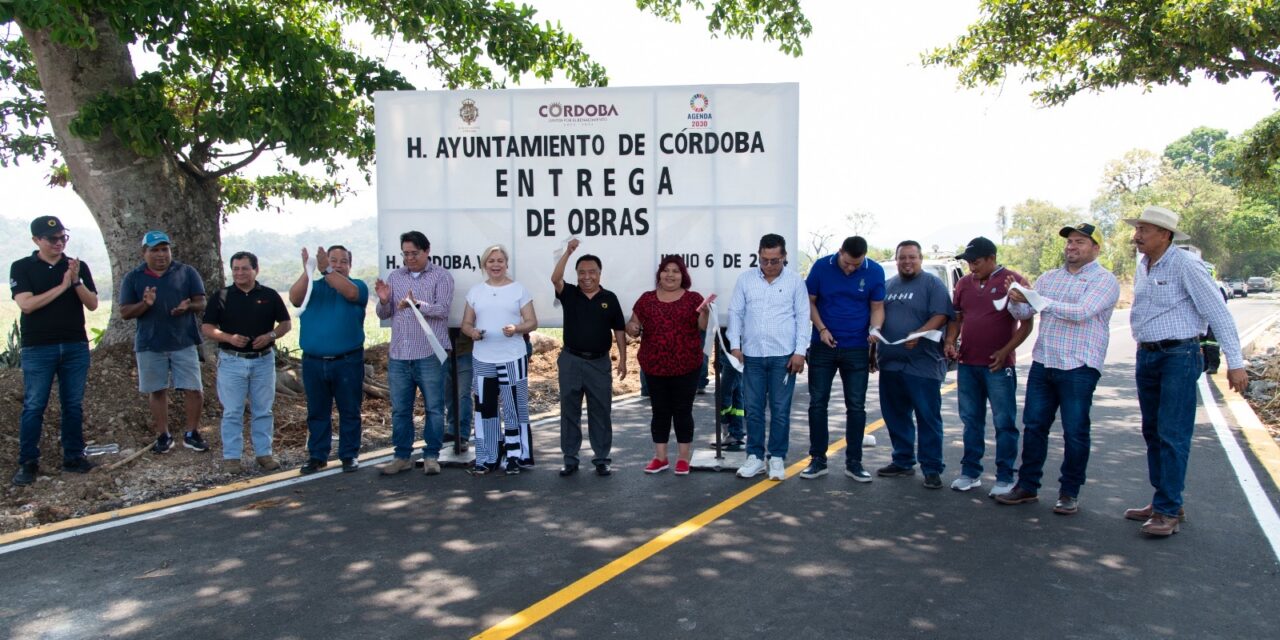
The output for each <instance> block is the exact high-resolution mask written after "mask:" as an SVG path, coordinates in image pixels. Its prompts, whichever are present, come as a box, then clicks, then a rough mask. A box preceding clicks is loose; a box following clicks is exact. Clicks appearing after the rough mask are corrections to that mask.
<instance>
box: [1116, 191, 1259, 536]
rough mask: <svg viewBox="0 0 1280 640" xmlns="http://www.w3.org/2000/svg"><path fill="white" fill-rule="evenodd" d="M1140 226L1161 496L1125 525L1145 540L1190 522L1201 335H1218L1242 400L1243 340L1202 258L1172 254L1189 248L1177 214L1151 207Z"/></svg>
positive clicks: (1141, 385) (1144, 372)
mask: <svg viewBox="0 0 1280 640" xmlns="http://www.w3.org/2000/svg"><path fill="white" fill-rule="evenodd" d="M1125 222H1127V223H1129V224H1130V225H1132V226H1133V244H1134V246H1136V247H1137V248H1138V251H1140V252H1142V254H1143V255H1142V259H1141V260H1139V261H1138V269H1137V274H1136V275H1135V276H1134V279H1133V311H1132V312H1131V313H1130V314H1129V324H1130V325H1131V327H1132V328H1133V339H1134V340H1135V341H1137V343H1138V358H1137V359H1138V374H1137V382H1138V406H1139V407H1141V409H1142V437H1143V439H1145V440H1146V441H1147V471H1148V476H1149V477H1150V480H1151V486H1152V487H1155V495H1154V496H1152V498H1151V503H1150V504H1148V505H1147V506H1145V507H1142V508H1140V509H1129V510H1128V511H1125V512H1124V517H1125V518H1128V519H1130V520H1140V521H1143V524H1142V533H1145V534H1147V535H1149V536H1157V537H1165V536H1170V535H1173V534H1175V533H1177V532H1178V525H1179V522H1180V521H1181V520H1182V519H1183V518H1184V517H1185V516H1184V514H1183V509H1182V488H1183V486H1184V485H1185V484H1186V478H1187V458H1188V457H1189V456H1190V454H1191V433H1192V431H1194V430H1195V421H1196V418H1195V416H1196V383H1197V381H1198V380H1199V379H1200V373H1201V372H1202V371H1203V370H1204V368H1203V362H1202V361H1201V355H1200V335H1201V334H1202V333H1204V331H1205V326H1206V325H1208V326H1210V327H1213V332H1214V334H1215V335H1216V336H1217V337H1218V343H1219V344H1220V345H1221V347H1222V353H1223V354H1225V355H1226V356H1227V381H1228V382H1229V383H1230V384H1231V388H1232V389H1235V390H1236V391H1239V392H1243V391H1244V389H1245V385H1247V384H1248V381H1249V377H1248V375H1246V374H1245V371H1244V357H1243V356H1242V355H1241V353H1240V338H1239V336H1238V335H1237V334H1236V325H1235V322H1234V321H1233V320H1232V319H1231V313H1230V312H1229V311H1227V304H1226V302H1224V301H1223V299H1222V295H1221V294H1219V293H1218V287H1217V285H1215V284H1214V282H1213V278H1212V276H1210V275H1209V269H1208V268H1207V267H1205V265H1204V263H1202V262H1201V261H1200V260H1199V259H1198V258H1196V257H1195V256H1193V255H1191V254H1190V253H1188V252H1186V251H1181V250H1179V249H1178V248H1177V247H1174V246H1173V242H1174V241H1175V240H1189V239H1190V238H1189V237H1188V236H1187V234H1185V233H1182V232H1181V231H1178V214H1176V213H1174V212H1173V211H1170V210H1168V209H1165V208H1163V207H1147V208H1146V209H1145V210H1144V211H1143V212H1142V216H1141V217H1138V218H1133V219H1129V220H1125Z"/></svg>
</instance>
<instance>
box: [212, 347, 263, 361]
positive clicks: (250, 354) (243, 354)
mask: <svg viewBox="0 0 1280 640" xmlns="http://www.w3.org/2000/svg"><path fill="white" fill-rule="evenodd" d="M222 353H225V354H227V355H232V356H235V357H237V358H244V359H245V360H253V359H255V358H261V357H263V356H265V355H268V354H270V353H271V349H270V348H268V349H266V350H265V351H234V350H231V349H223V350H222Z"/></svg>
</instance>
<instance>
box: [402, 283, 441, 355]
mask: <svg viewBox="0 0 1280 640" xmlns="http://www.w3.org/2000/svg"><path fill="white" fill-rule="evenodd" d="M410 293H413V292H412V291H411V292H410ZM404 301H405V302H408V303H409V308H408V309H406V311H408V312H410V313H412V314H413V317H414V318H415V319H417V321H418V326H420V327H422V332H423V333H425V334H427V342H428V343H429V344H430V345H431V353H432V354H433V355H435V357H436V359H437V360H439V361H440V364H444V361H445V360H446V359H447V358H448V355H447V354H445V352H444V345H442V344H440V339H439V338H437V337H436V332H434V331H432V330H431V325H429V324H427V318H426V317H425V316H423V315H422V312H421V311H419V310H418V304H417V303H416V302H414V301H413V300H412V299H411V298H410V297H409V295H405V297H404Z"/></svg>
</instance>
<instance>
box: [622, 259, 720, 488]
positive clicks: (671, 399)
mask: <svg viewBox="0 0 1280 640" xmlns="http://www.w3.org/2000/svg"><path fill="white" fill-rule="evenodd" d="M656 280H657V287H656V288H655V289H654V290H653V291H646V292H645V293H644V294H642V295H641V296H640V299H639V300H636V304H635V307H633V308H632V310H631V320H630V321H629V322H627V333H628V334H630V335H631V336H633V337H634V336H638V335H640V334H641V332H643V333H644V339H643V340H641V342H640V354H639V360H640V370H641V371H643V372H644V375H645V377H647V378H648V381H649V399H650V401H651V402H652V405H653V421H652V422H651V423H650V428H651V429H652V431H653V443H654V449H655V450H656V452H655V454H654V458H653V460H650V461H649V464H648V466H646V467H645V468H644V471H645V473H658V472H659V471H665V470H666V469H667V468H668V467H669V466H670V465H669V464H668V462H667V442H668V440H670V438H671V427H672V425H673V424H674V425H675V431H676V444H677V446H678V448H679V456H678V458H677V460H676V471H675V473H676V475H686V474H688V473H689V454H690V448H691V444H692V443H693V396H694V394H695V393H697V390H698V370H699V369H700V368H701V367H702V339H701V337H700V336H699V332H701V331H704V330H705V329H706V328H707V317H708V315H709V311H710V306H709V305H705V304H703V300H702V296H701V295H700V294H699V293H698V292H696V291H690V290H689V285H690V282H689V270H688V269H687V268H685V265H684V260H683V259H681V258H680V256H667V257H665V258H663V259H662V262H661V263H659V264H658V274H657V278H656Z"/></svg>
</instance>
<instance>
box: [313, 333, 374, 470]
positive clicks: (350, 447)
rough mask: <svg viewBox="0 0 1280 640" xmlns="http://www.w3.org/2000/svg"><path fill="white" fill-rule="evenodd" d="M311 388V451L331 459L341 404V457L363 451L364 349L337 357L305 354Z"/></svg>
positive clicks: (339, 447)
mask: <svg viewBox="0 0 1280 640" xmlns="http://www.w3.org/2000/svg"><path fill="white" fill-rule="evenodd" d="M302 386H303V388H304V389H306V391H307V453H308V455H310V456H311V458H312V459H314V460H328V459H329V452H330V451H331V450H332V449H333V425H332V423H331V416H332V412H333V405H334V403H335V402H336V403H337V405H338V458H340V459H347V458H354V457H356V455H357V454H359V453H360V403H361V401H363V400H364V350H363V349H360V350H358V351H355V352H354V353H349V354H347V355H345V356H342V357H341V358H338V359H336V360H324V359H322V358H316V357H311V356H307V355H305V354H304V355H303V356H302Z"/></svg>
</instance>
